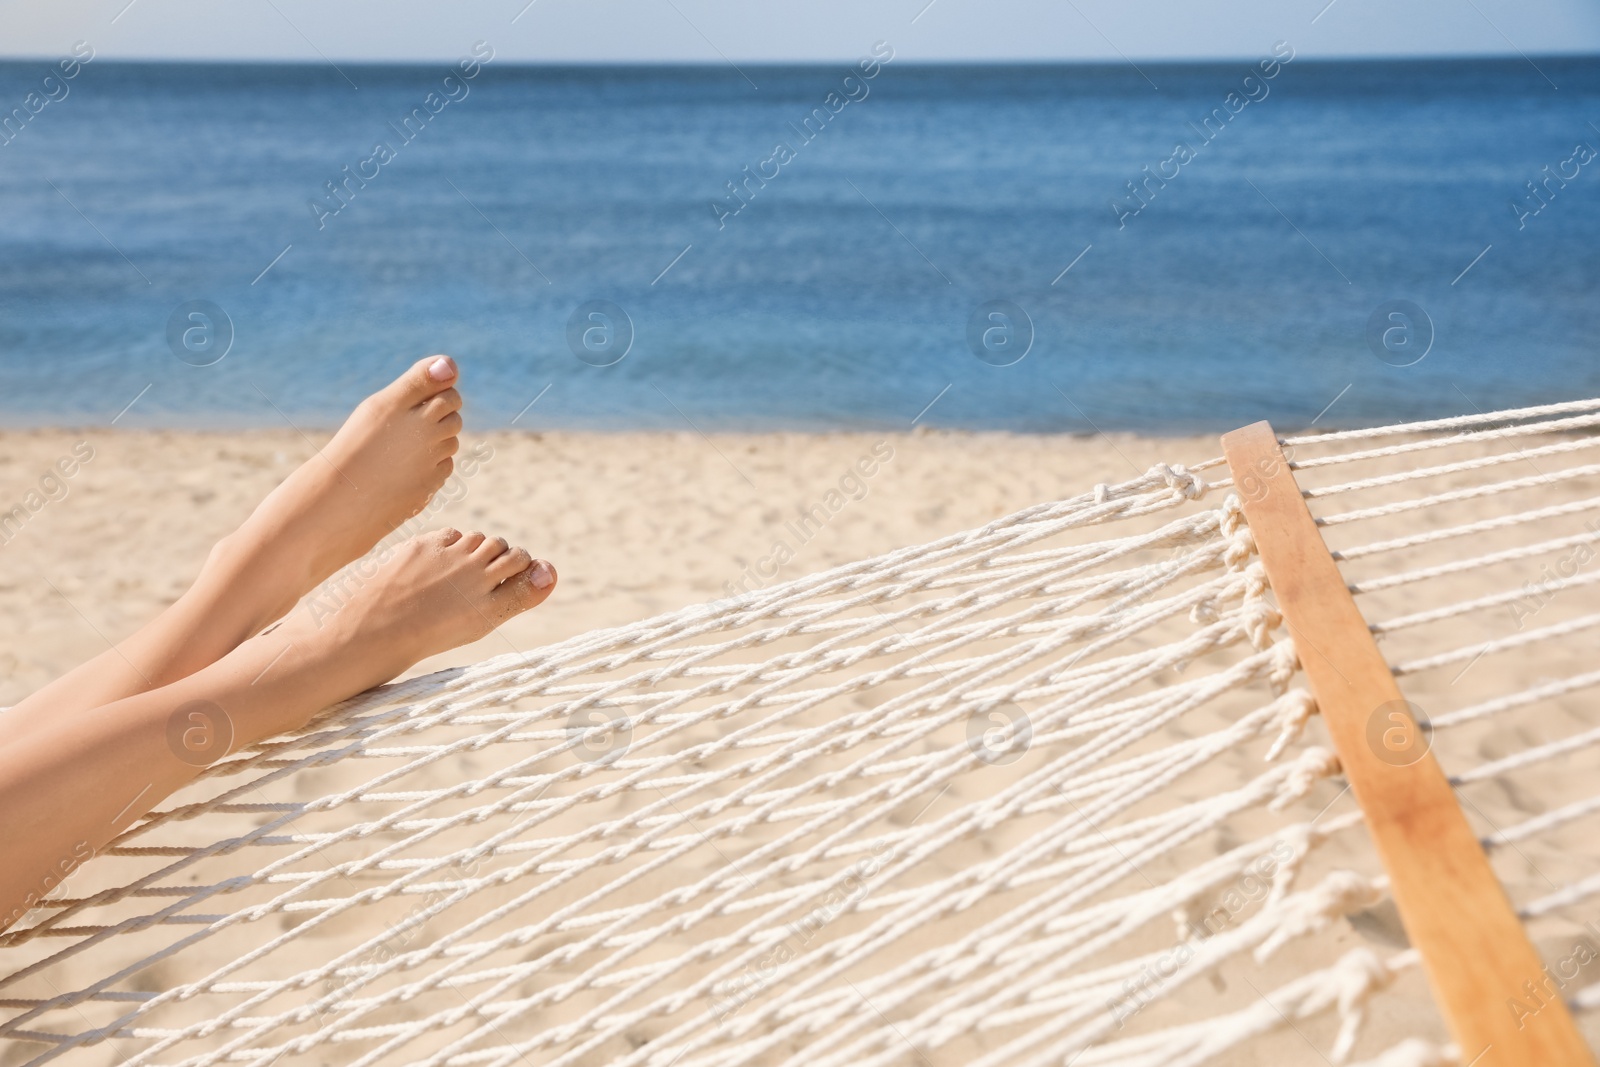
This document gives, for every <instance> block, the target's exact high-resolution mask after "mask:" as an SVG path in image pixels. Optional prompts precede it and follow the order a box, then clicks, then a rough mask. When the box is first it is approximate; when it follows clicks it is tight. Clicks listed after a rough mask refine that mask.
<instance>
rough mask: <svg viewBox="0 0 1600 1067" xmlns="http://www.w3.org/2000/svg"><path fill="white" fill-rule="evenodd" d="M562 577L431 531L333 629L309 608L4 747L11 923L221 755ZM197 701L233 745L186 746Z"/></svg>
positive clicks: (488, 621)
mask: <svg viewBox="0 0 1600 1067" xmlns="http://www.w3.org/2000/svg"><path fill="white" fill-rule="evenodd" d="M555 584H556V572H555V569H554V568H553V567H551V566H550V565H549V564H548V563H545V562H543V561H536V560H534V559H533V558H532V557H531V556H529V554H528V553H527V552H526V551H524V550H522V549H520V548H510V547H509V546H507V544H506V542H505V541H503V540H501V539H500V538H492V539H490V538H485V537H484V536H483V535H482V534H479V533H472V534H467V535H465V536H462V535H461V534H459V533H457V532H456V531H454V530H445V531H442V532H439V533H432V534H425V535H423V536H422V537H418V538H415V539H413V540H411V541H407V542H405V543H404V544H402V545H400V546H398V547H397V548H395V549H394V550H393V551H392V552H390V553H389V554H388V555H387V558H386V559H385V561H384V562H383V563H382V564H381V565H380V566H379V567H378V569H377V571H376V573H374V574H373V575H372V577H370V578H368V579H366V580H365V582H364V583H363V584H362V586H361V587H360V588H359V589H357V590H355V591H354V593H353V595H352V596H351V597H350V599H349V601H348V602H347V603H346V604H345V605H344V606H343V607H342V608H340V609H339V611H338V612H336V613H335V614H334V615H333V616H331V617H330V618H327V619H325V620H323V622H322V623H321V624H320V625H319V624H318V623H317V622H316V621H314V620H312V619H311V617H310V616H309V615H308V614H307V613H304V612H296V613H295V614H294V616H293V617H291V618H289V619H286V620H284V622H283V623H282V624H281V625H279V626H276V627H273V628H272V629H270V630H268V631H267V632H265V633H262V634H259V635H257V636H255V637H253V638H251V639H250V640H247V641H245V642H243V643H242V644H240V645H239V646H238V647H237V648H235V649H233V650H232V651H230V652H229V653H228V654H226V655H225V656H223V657H222V658H221V659H219V660H217V661H216V662H214V663H211V664H209V665H207V666H205V667H203V668H201V669H199V670H197V671H196V672H194V673H193V674H190V675H188V676H186V677H183V678H181V679H180V680H178V681H176V682H173V683H172V684H171V685H167V686H164V687H162V688H159V689H153V690H150V691H147V692H139V693H135V694H133V695H130V696H125V697H122V698H119V699H117V700H115V701H113V702H111V703H108V704H104V705H100V706H97V707H94V708H89V709H85V710H83V711H82V712H80V713H79V714H76V715H61V714H56V715H53V716H49V717H47V718H45V719H44V721H42V722H41V723H39V724H38V725H37V726H36V728H34V729H33V730H31V731H29V732H27V733H24V734H22V735H20V736H7V737H6V739H5V744H0V812H4V813H5V818H4V819H3V820H0V853H3V854H4V855H5V859H6V862H5V863H4V864H0V930H3V929H5V927H6V926H8V925H9V924H11V923H12V922H14V921H15V920H16V919H17V917H18V916H20V915H22V914H23V913H25V912H26V911H28V910H29V909H30V908H31V907H33V906H34V904H36V903H37V902H38V899H39V898H40V897H42V896H43V895H44V894H45V893H46V892H47V891H48V890H49V889H50V888H51V887H53V886H54V885H55V884H56V883H57V881H58V880H59V877H60V872H61V870H62V869H63V868H61V867H60V864H61V857H62V856H67V855H71V856H73V857H80V858H81V856H82V855H84V853H83V852H82V851H80V850H83V849H87V850H88V853H87V854H89V855H93V854H94V853H95V852H96V851H98V850H99V849H100V848H101V847H102V846H103V845H104V844H105V843H106V842H108V841H110V840H112V839H113V838H115V837H116V835H117V834H118V833H120V832H121V831H122V830H124V829H126V828H127V827H128V826H129V825H130V824H131V823H132V822H133V821H134V820H136V819H138V818H140V817H141V816H142V815H143V814H144V813H145V812H147V811H149V810H150V809H151V807H152V806H153V805H155V804H157V803H159V802H160V801H161V799H162V798H163V797H166V796H167V795H169V794H171V793H172V792H173V791H174V790H175V789H178V788H179V787H181V786H182V785H183V784H184V783H185V782H188V781H191V780H192V779H193V778H194V777H195V775H196V774H198V773H199V770H200V768H201V767H202V766H205V765H206V764H208V763H209V762H211V760H212V759H214V758H218V757H220V756H222V755H224V754H225V753H226V751H237V750H238V748H240V747H243V746H246V745H250V744H254V743H255V742H257V741H261V740H264V739H266V738H268V737H272V736H274V735H277V734H280V733H283V732H285V731H287V730H291V729H294V728H296V727H298V726H302V725H304V724H305V723H306V722H308V721H309V720H310V719H311V717H312V716H313V715H315V714H316V712H317V711H318V710H319V709H322V708H325V707H327V706H328V705H330V704H333V703H335V702H337V701H339V700H342V699H344V698H345V697H349V696H353V695H354V694H356V693H359V692H361V691H363V690H365V689H370V688H371V687H373V686H375V685H377V684H379V683H381V682H385V681H388V680H389V679H390V678H393V677H394V676H395V675H397V674H399V673H400V672H401V671H403V670H405V669H406V668H407V667H409V666H411V665H412V664H413V663H415V662H417V661H418V660H420V659H423V658H424V657H427V656H430V655H432V654H434V653H437V652H443V651H445V650H446V649H450V648H454V647H455V646H457V645H462V644H466V643H467V642H469V641H474V640H477V639H478V638H480V637H483V636H484V635H485V634H487V633H488V632H489V631H490V630H492V629H494V628H495V627H496V626H498V625H499V624H500V623H502V622H504V621H505V620H507V619H509V618H511V617H512V616H513V615H516V614H518V613H520V612H523V611H526V610H527V609H529V608H531V607H534V606H536V605H538V604H540V603H542V602H543V601H544V600H545V599H546V598H547V597H549V595H550V592H551V590H553V589H554V588H555ZM196 705H200V706H202V707H206V708H209V709H211V713H215V714H216V715H218V716H220V719H219V721H222V722H226V723H228V724H230V726H231V727H232V729H231V730H230V731H229V734H230V735H231V736H230V737H229V739H228V741H227V742H224V743H223V744H222V745H221V746H220V747H221V749H222V750H221V751H218V752H215V753H210V752H201V751H198V750H188V749H187V748H185V749H183V750H180V749H179V748H178V747H176V746H175V745H174V742H173V740H172V737H171V726H172V723H173V721H174V715H175V714H177V713H180V712H183V711H184V709H185V708H194V707H195V706H196ZM202 714H204V712H202ZM213 736H215V735H213ZM185 744H187V743H185ZM230 746H231V747H230ZM129 797H132V798H133V799H132V801H131V802H130V800H129V799H128V798H129Z"/></svg>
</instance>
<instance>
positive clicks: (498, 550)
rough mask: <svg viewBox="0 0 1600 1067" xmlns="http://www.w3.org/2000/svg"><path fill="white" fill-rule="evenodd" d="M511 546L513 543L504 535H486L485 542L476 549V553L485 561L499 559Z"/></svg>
mask: <svg viewBox="0 0 1600 1067" xmlns="http://www.w3.org/2000/svg"><path fill="white" fill-rule="evenodd" d="M510 548H511V544H510V543H509V542H508V541H507V540H506V539H505V538H504V537H485V538H484V539H483V544H481V545H479V546H478V547H477V549H476V550H474V553H473V554H474V555H476V556H477V557H478V559H480V560H481V561H483V562H484V563H488V562H489V561H491V560H495V559H499V558H500V557H501V556H503V555H505V554H506V552H507V551H508V550H509V549H510Z"/></svg>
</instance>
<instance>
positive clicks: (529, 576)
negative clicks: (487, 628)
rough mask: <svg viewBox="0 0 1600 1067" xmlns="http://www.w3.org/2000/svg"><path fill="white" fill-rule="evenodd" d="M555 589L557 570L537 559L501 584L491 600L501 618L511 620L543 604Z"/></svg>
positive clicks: (490, 596) (490, 595)
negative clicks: (512, 617) (514, 616)
mask: <svg viewBox="0 0 1600 1067" xmlns="http://www.w3.org/2000/svg"><path fill="white" fill-rule="evenodd" d="M555 587H556V569H555V568H554V567H552V566H550V564H549V563H547V562H545V561H544V560H542V559H536V560H534V561H533V562H532V563H531V564H529V565H528V567H527V569H526V570H523V571H521V572H520V573H518V574H515V575H513V576H511V577H510V578H507V579H506V580H505V581H503V582H501V583H500V586H499V588H497V589H496V590H495V591H494V592H492V593H490V594H489V598H490V601H491V602H492V603H493V605H494V607H495V609H496V611H498V612H499V614H500V617H501V618H502V619H509V618H510V617H511V616H513V615H519V614H521V613H522V612H524V611H527V610H528V609H529V608H535V607H538V606H539V605H540V604H543V603H544V602H545V601H546V600H547V599H549V597H550V593H551V592H552V591H553V590H554V589H555Z"/></svg>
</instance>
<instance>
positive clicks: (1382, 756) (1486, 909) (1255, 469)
mask: <svg viewBox="0 0 1600 1067" xmlns="http://www.w3.org/2000/svg"><path fill="white" fill-rule="evenodd" d="M1222 448H1223V453H1224V454H1225V455H1226V456H1227V459H1228V466H1229V468H1230V469H1231V471H1232V473H1233V481H1234V487H1235V490H1234V491H1235V492H1236V493H1237V494H1238V496H1239V499H1240V501H1241V503H1242V504H1243V505H1244V514H1245V519H1246V521H1247V522H1248V523H1249V526H1250V532H1251V535H1252V536H1253V537H1254V539H1255V543H1256V548H1257V550H1258V552H1259V553H1260V556H1261V562H1262V565H1263V566H1264V567H1265V568H1266V571H1267V579H1268V581H1269V583H1270V584H1271V587H1272V591H1273V594H1274V595H1275V596H1276V598H1277V601H1278V610H1279V612H1280V613H1281V614H1282V615H1283V620H1284V624H1285V625H1286V626H1287V627H1288V630H1289V633H1290V635H1291V636H1292V637H1293V638H1294V642H1295V649H1296V651H1297V652H1298V653H1299V657H1300V663H1301V666H1302V667H1303V668H1304V670H1305V673H1306V678H1307V680H1308V682H1309V683H1310V686H1311V691H1312V693H1313V694H1314V695H1315V696H1316V699H1317V707H1318V708H1319V710H1320V711H1321V713H1322V719H1323V721H1324V722H1325V723H1326V724H1327V730H1328V733H1329V735H1330V736H1331V737H1332V740H1333V745H1334V748H1335V749H1336V750H1337V751H1338V753H1339V760H1340V762H1341V763H1342V764H1343V765H1344V774H1345V777H1346V778H1347V779H1348V780H1349V782H1350V790H1351V792H1352V793H1353V794H1354V796H1355V799H1356V802H1357V803H1358V804H1360V806H1361V812H1362V814H1363V816H1365V819H1366V823H1367V828H1368V830H1369V831H1370V832H1371V834H1372V839H1373V842H1374V844H1376V846H1377V850H1378V855H1379V857H1380V858H1381V859H1382V861H1383V866H1384V869H1385V870H1386V871H1387V872H1388V875H1389V883H1390V887H1391V892H1392V893H1393V896H1394V901H1395V905H1396V907H1397V908H1398V909H1399V912H1400V919H1401V921H1402V922H1403V923H1404V924H1405V929H1406V934H1407V936H1408V937H1409V938H1410V939H1411V944H1412V945H1413V946H1415V947H1416V949H1417V950H1418V951H1419V952H1420V954H1421V956H1422V960H1423V965H1424V968H1425V970H1426V972H1427V976H1428V981H1429V984H1430V985H1431V987H1432V989H1433V995H1434V999H1435V1000H1436V1001H1437V1002H1438V1005H1439V1007H1440V1009H1441V1011H1442V1012H1443V1014H1444V1016H1445V1020H1446V1022H1447V1023H1448V1024H1449V1027H1450V1032H1451V1034H1452V1036H1453V1037H1454V1039H1455V1042H1456V1045H1457V1046H1458V1047H1459V1048H1460V1050H1461V1061H1462V1063H1468V1064H1473V1065H1474V1067H1580V1065H1581V1067H1594V1062H1595V1061H1594V1058H1593V1056H1592V1055H1591V1054H1590V1052H1589V1049H1588V1047H1587V1046H1586V1045H1585V1044H1584V1042H1583V1039H1582V1038H1581V1037H1580V1036H1579V1034H1578V1031H1577V1028H1576V1027H1575V1026H1574V1025H1573V1021H1572V1016H1571V1015H1570V1014H1569V1013H1568V1011H1567V1006H1566V1004H1565V1003H1564V1002H1563V1000H1562V999H1561V997H1560V995H1559V994H1557V993H1554V992H1553V991H1551V992H1550V993H1549V995H1546V996H1544V998H1543V1004H1542V1005H1541V1006H1540V1007H1539V1010H1538V1011H1537V1012H1536V1013H1534V1014H1532V1015H1529V1014H1527V1013H1526V1012H1525V1011H1524V1012H1523V1013H1522V1014H1521V1016H1520V1017H1519V1015H1518V1013H1517V1012H1516V1011H1514V1010H1513V1007H1512V1005H1511V1004H1510V1002H1511V1001H1512V1000H1513V999H1514V998H1515V999H1516V1000H1518V1001H1521V1002H1523V1003H1526V998H1527V992H1526V990H1525V988H1524V983H1525V982H1527V983H1531V987H1532V988H1533V989H1535V990H1539V991H1541V993H1542V994H1543V993H1544V992H1545V991H1547V990H1551V984H1550V983H1549V981H1548V980H1547V979H1546V977H1545V974H1544V971H1543V965H1542V963H1541V961H1540V959H1539V956H1538V954H1537V953H1536V952H1535V951H1534V949H1533V946H1532V945H1531V944H1530V943H1529V942H1528V937H1527V933H1526V932H1525V931H1524V930H1523V927H1522V923H1521V922H1520V921H1519V920H1518V919H1517V916H1516V913H1515V912H1514V911H1513V910H1512V908H1511V902H1510V901H1509V900H1508V899H1507V898H1506V895H1505V890H1504V889H1503V888H1502V887H1501V885H1500V882H1499V880H1498V879H1497V878H1496V877H1495V874H1494V871H1493V870H1492V869H1491V867H1490V866H1489V860H1488V857H1487V856H1485V855H1484V852H1483V848H1482V846H1481V845H1480V844H1479V843H1478V838H1477V835H1476V834H1474V833H1473V832H1472V828H1471V827H1470V826H1469V825H1468V823H1467V819H1466V816H1465V815H1464V814H1463V813H1462V810H1461V806H1460V804H1459V802H1458V801H1457V800H1456V797H1455V794H1454V792H1453V791H1452V790H1451V788H1450V783H1449V782H1448V781H1447V780H1446V778H1445V775H1444V772H1443V771H1442V770H1440V768H1439V764H1438V762H1437V761H1436V760H1435V759H1434V757H1433V754H1432V753H1431V752H1430V751H1428V749H1427V744H1426V742H1425V739H1424V735H1423V734H1422V733H1421V732H1420V731H1419V730H1418V728H1417V725H1416V723H1415V720H1414V719H1413V718H1412V716H1411V714H1410V711H1409V710H1408V709H1409V705H1407V704H1406V703H1405V701H1404V698H1403V697H1402V696H1401V695H1400V687H1399V686H1398V685H1397V684H1396V683H1395V679H1394V675H1393V674H1392V673H1391V672H1390V670H1389V665H1388V663H1387V662H1385V660H1384V658H1383V654H1382V653H1381V652H1379V651H1378V646H1377V643H1376V642H1375V641H1374V640H1373V638H1372V633H1371V631H1370V630H1369V629H1368V628H1367V621H1366V619H1364V618H1363V617H1362V615H1361V611H1360V609H1359V608H1357V607H1356V603H1355V599H1354V598H1353V597H1352V596H1351V595H1350V591H1349V589H1348V588H1347V586H1346V584H1345V580H1344V577H1343V576H1342V575H1341V574H1340V573H1339V568H1338V566H1337V565H1336V564H1335V563H1334V560H1333V557H1332V556H1331V555H1330V554H1329V552H1328V547H1327V545H1326V544H1325V543H1324V542H1323V540H1322V534H1321V532H1320V531H1319V530H1318V529H1317V526H1316V523H1315V521H1314V520H1313V519H1312V517H1311V512H1310V510H1309V509H1308V508H1307V507H1306V503H1305V499H1304V498H1303V497H1302V496H1301V493H1300V486H1299V483H1297V482H1296V481H1295V478H1294V474H1293V472H1291V471H1290V470H1289V464H1288V462H1287V461H1286V460H1285V458H1284V455H1283V452H1282V450H1281V449H1279V447H1278V440H1277V435H1276V434H1275V433H1274V432H1273V429H1272V427H1271V426H1270V425H1268V424H1267V423H1265V422H1258V423H1255V424H1254V425H1252V426H1246V427H1244V428H1243V429H1239V430H1234V431H1233V432H1232V433H1228V434H1224V435H1223V437H1222Z"/></svg>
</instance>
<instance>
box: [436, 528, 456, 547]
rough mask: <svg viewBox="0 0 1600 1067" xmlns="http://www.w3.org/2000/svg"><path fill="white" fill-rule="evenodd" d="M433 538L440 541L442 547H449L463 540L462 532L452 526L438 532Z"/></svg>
mask: <svg viewBox="0 0 1600 1067" xmlns="http://www.w3.org/2000/svg"><path fill="white" fill-rule="evenodd" d="M433 536H434V537H436V538H438V539H439V544H440V545H441V546H445V547H448V546H450V545H453V544H455V543H456V542H457V541H459V540H461V531H460V530H457V529H455V528H454V527H452V526H446V527H445V528H444V529H442V530H439V531H438V532H436V533H435V534H434V535H433Z"/></svg>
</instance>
